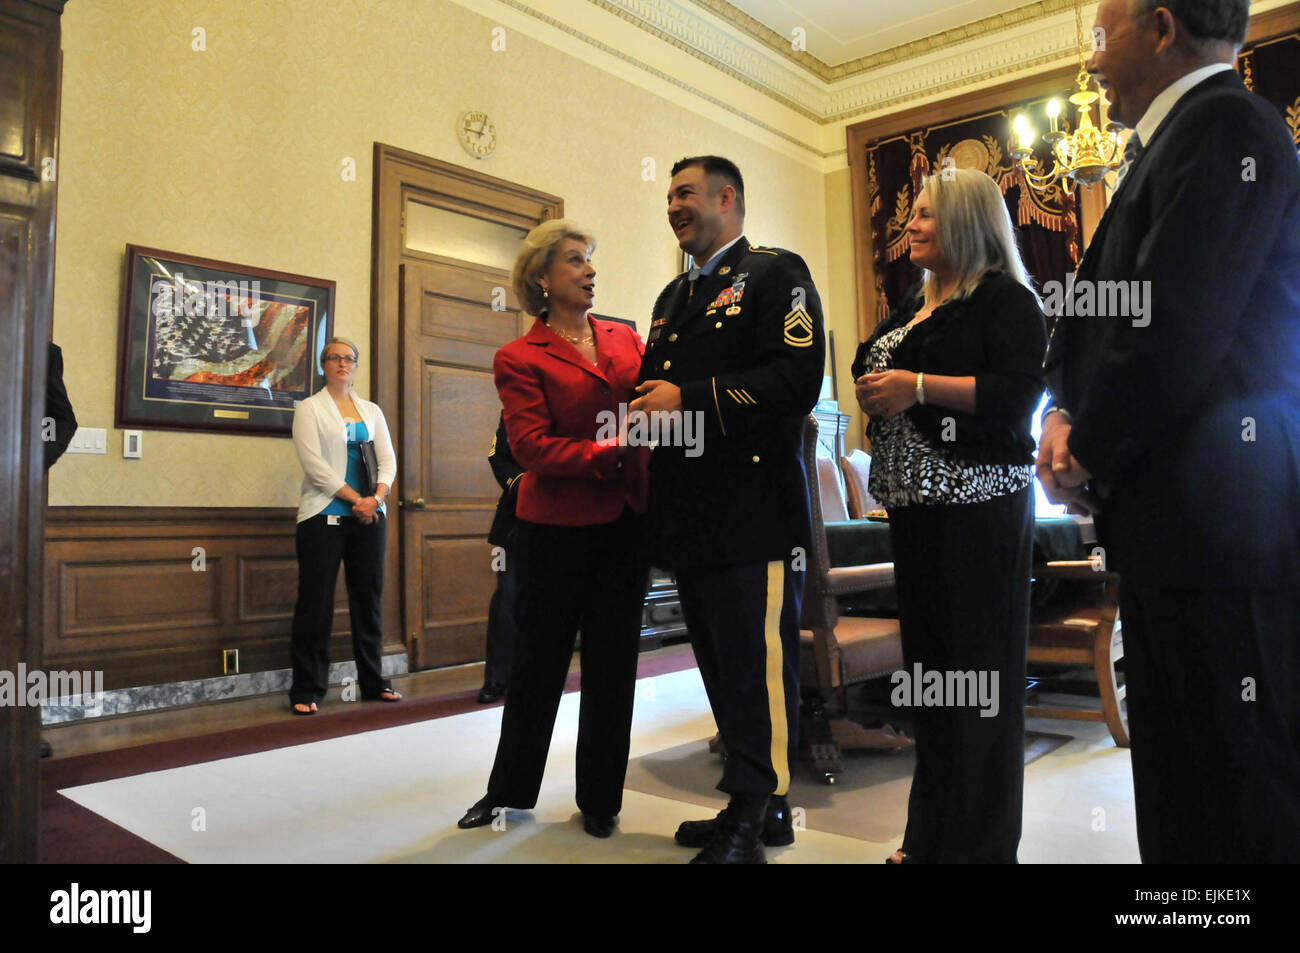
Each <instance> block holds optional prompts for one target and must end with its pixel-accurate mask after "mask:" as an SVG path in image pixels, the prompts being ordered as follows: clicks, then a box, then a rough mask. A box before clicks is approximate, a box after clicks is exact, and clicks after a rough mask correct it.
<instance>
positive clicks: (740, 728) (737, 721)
mask: <svg viewBox="0 0 1300 953" xmlns="http://www.w3.org/2000/svg"><path fill="white" fill-rule="evenodd" d="M804 575H805V574H804V572H803V571H797V570H794V569H791V568H790V560H775V561H773V562H768V563H747V564H744V565H740V566H724V567H711V566H710V567H702V568H701V567H695V568H682V569H679V570H678V571H677V573H676V576H677V593H678V596H679V597H680V599H681V605H682V615H683V616H684V617H685V619H686V627H687V629H688V631H689V632H690V636H691V644H692V646H693V647H694V649H695V659H696V663H697V664H698V665H699V668H700V677H701V678H702V679H703V680H704V689H705V691H706V692H707V693H708V695H709V705H710V706H711V707H712V709H713V715H714V718H715V719H717V722H718V731H720V732H721V733H722V741H723V744H724V745H725V746H726V749H727V760H726V764H725V766H724V767H723V771H722V780H721V782H719V784H718V789H719V790H721V791H725V792H726V793H728V794H731V795H736V794H760V795H761V794H777V795H784V794H787V793H788V792H789V790H790V766H791V765H792V764H795V763H796V758H797V755H798V744H799V604H800V602H801V600H802V599H803V583H804Z"/></svg>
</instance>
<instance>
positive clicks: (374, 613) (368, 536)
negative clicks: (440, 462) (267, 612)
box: [289, 514, 388, 705]
mask: <svg viewBox="0 0 1300 953" xmlns="http://www.w3.org/2000/svg"><path fill="white" fill-rule="evenodd" d="M387 524H388V521H387V520H386V519H385V518H382V517H381V518H380V519H378V520H376V521H375V522H373V523H370V524H369V525H366V524H363V523H362V522H361V521H360V520H359V519H357V518H356V517H355V516H340V517H339V518H338V524H337V525H335V526H331V525H329V517H327V516H325V515H324V514H321V515H318V516H313V517H312V518H311V519H306V520H303V521H302V522H301V523H299V524H298V531H297V534H296V537H295V548H296V549H297V552H298V602H297V605H295V606H294V610H293V636H292V642H291V646H290V651H291V654H292V657H293V685H292V687H291V688H290V689H289V700H290V703H291V704H295V705H296V704H299V703H303V704H308V703H310V702H318V701H320V700H321V699H322V698H324V697H325V693H326V691H328V689H329V667H330V660H329V646H330V629H331V628H332V627H333V625H334V583H335V581H336V580H337V579H338V575H339V562H340V561H342V562H343V572H344V578H345V579H346V580H347V586H348V612H349V614H350V615H351V619H352V655H353V658H355V659H356V663H357V682H358V686H359V687H360V689H361V697H362V698H367V699H373V698H377V697H378V696H379V694H380V692H382V691H383V690H384V689H385V688H387V687H388V683H387V682H386V681H385V680H384V676H383V663H382V661H381V659H380V653H381V651H382V647H383V641H384V640H383V617H382V615H381V609H382V605H383V591H384V542H385V539H386V536H387Z"/></svg>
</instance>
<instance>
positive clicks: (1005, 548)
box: [889, 487, 1034, 863]
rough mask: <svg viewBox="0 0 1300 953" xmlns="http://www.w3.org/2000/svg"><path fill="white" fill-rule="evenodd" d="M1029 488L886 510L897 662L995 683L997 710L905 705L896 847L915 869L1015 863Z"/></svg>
mask: <svg viewBox="0 0 1300 953" xmlns="http://www.w3.org/2000/svg"><path fill="white" fill-rule="evenodd" d="M1033 503H1034V498H1033V489H1032V487H1026V488H1025V489H1022V490H1019V491H1017V492H1016V493H1012V494H1009V495H1007V496H1000V497H995V498H994V499H992V500H988V501H986V502H984V503H966V504H953V505H937V506H896V507H890V508H889V530H890V539H891V541H892V543H893V548H894V571H895V578H896V582H897V589H898V615H899V624H900V627H901V632H902V639H903V659H904V664H905V666H906V668H905V671H906V672H907V673H908V675H909V677H911V676H913V675H914V673H915V666H916V665H917V664H918V663H919V664H920V665H921V669H922V671H923V672H931V671H934V672H939V673H941V675H943V677H944V679H945V683H946V682H947V679H948V673H950V672H952V673H956V672H975V673H977V674H978V673H982V674H983V677H985V678H986V679H987V684H988V685H989V686H990V687H991V686H992V676H993V674H994V673H996V675H997V691H996V698H997V705H998V707H997V714H996V715H994V716H992V717H985V716H984V712H986V711H991V710H992V706H991V705H990V706H988V707H987V708H984V709H982V708H981V707H980V706H979V705H977V704H972V703H971V699H970V698H967V699H966V700H965V703H964V704H955V703H954V702H955V698H954V697H945V698H943V699H942V701H941V703H940V704H936V705H929V704H922V705H917V706H913V707H912V708H911V713H912V715H913V717H914V719H915V721H914V724H915V730H916V771H915V773H914V774H913V776H912V792H911V795H910V797H909V799H908V802H907V832H906V834H905V835H904V837H903V848H902V849H903V851H904V853H906V854H909V855H910V856H911V857H912V858H913V859H915V860H916V861H918V862H921V863H1015V861H1016V847H1017V846H1018V845H1019V843H1020V827H1021V815H1022V811H1023V799H1024V774H1025V754H1024V751H1025V654H1026V650H1027V646H1028V640H1029V575H1030V559H1031V558H1032V547H1033Z"/></svg>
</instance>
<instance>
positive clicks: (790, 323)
mask: <svg viewBox="0 0 1300 953" xmlns="http://www.w3.org/2000/svg"><path fill="white" fill-rule="evenodd" d="M812 342H813V319H812V315H810V314H809V313H808V312H807V310H805V308H804V306H803V305H799V306H798V307H797V308H795V309H794V310H793V311H791V312H790V313H789V314H787V315H786V316H785V343H786V344H788V345H790V347H810V346H811V345H812Z"/></svg>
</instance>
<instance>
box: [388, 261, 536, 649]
mask: <svg viewBox="0 0 1300 953" xmlns="http://www.w3.org/2000/svg"><path fill="white" fill-rule="evenodd" d="M494 306H495V307H494ZM400 311H401V342H402V355H403V357H402V362H401V394H402V411H403V416H404V426H403V428H402V438H401V440H402V446H401V450H400V454H399V464H398V465H399V467H400V474H399V476H398V486H397V490H398V493H399V498H400V500H401V508H400V510H399V511H398V512H399V514H400V517H399V519H400V524H401V528H400V533H401V539H402V544H401V545H402V575H403V591H404V597H405V598H404V599H403V615H404V619H403V623H404V626H405V633H406V638H407V645H408V646H410V648H411V656H412V659H413V667H415V668H421V669H422V668H430V667H434V666H442V665H456V664H460V663H463V662H470V661H476V660H478V659H482V658H483V654H484V639H485V636H486V634H487V608H488V602H489V600H490V599H491V597H492V591H493V589H494V588H495V586H496V579H495V576H494V574H493V572H492V567H491V549H490V547H489V546H488V544H487V542H486V537H487V532H488V528H489V527H490V526H491V524H492V516H493V514H494V513H495V511H496V502H497V498H498V496H499V495H500V489H499V487H498V486H497V484H496V481H495V480H494V479H493V477H492V471H491V469H490V468H489V467H488V462H487V453H488V448H489V447H490V446H491V443H492V438H493V436H494V435H495V433H496V427H497V414H498V413H499V411H500V406H501V405H500V402H499V401H498V399H497V394H496V387H495V385H494V384H493V382H492V358H493V355H494V354H495V353H496V351H497V349H498V348H499V347H501V346H502V345H503V344H507V343H509V342H510V341H512V340H514V339H515V338H517V337H518V336H519V335H520V333H521V331H522V328H521V324H522V321H521V313H520V310H519V304H518V302H517V300H516V299H515V296H514V293H513V291H511V290H510V276H509V275H508V274H506V273H505V272H504V271H497V270H495V269H492V268H488V267H485V266H478V265H470V264H452V263H433V262H429V263H416V262H410V261H408V262H406V263H404V264H403V265H402V271H401V303H400Z"/></svg>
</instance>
